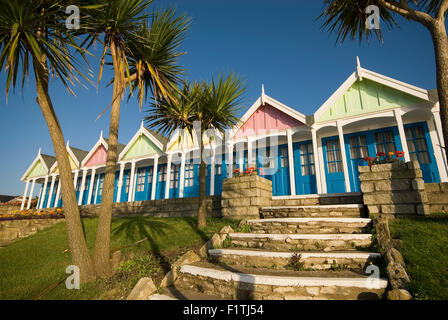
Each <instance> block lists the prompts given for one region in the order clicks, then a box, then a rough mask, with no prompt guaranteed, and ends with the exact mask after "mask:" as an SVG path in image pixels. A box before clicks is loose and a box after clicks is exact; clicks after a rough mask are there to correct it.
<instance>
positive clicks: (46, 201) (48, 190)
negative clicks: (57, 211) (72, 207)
mask: <svg viewBox="0 0 448 320" xmlns="http://www.w3.org/2000/svg"><path fill="white" fill-rule="evenodd" d="M50 185H51V183H47V189H46V191H45V199H44V203H43V205H42V208H46V207H47V203H48V198H50Z"/></svg>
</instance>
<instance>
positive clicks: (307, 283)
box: [180, 265, 388, 289]
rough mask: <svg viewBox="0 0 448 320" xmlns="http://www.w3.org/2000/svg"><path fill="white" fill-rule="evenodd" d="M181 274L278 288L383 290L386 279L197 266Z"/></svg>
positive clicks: (183, 268)
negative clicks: (258, 272) (303, 274)
mask: <svg viewBox="0 0 448 320" xmlns="http://www.w3.org/2000/svg"><path fill="white" fill-rule="evenodd" d="M180 272H181V273H187V274H190V275H193V276H203V277H207V278H212V279H216V280H222V281H227V282H229V281H236V282H244V283H248V284H253V285H257V284H259V285H272V286H279V287H330V286H337V287H356V288H369V289H384V288H386V287H387V283H388V282H387V280H386V279H375V280H376V281H370V280H368V279H369V278H362V277H359V278H355V277H354V278H330V277H328V278H326V277H325V278H323V277H286V276H271V275H255V274H247V273H238V272H231V271H222V270H216V269H213V268H204V267H198V266H191V265H184V266H182V267H181V269H180Z"/></svg>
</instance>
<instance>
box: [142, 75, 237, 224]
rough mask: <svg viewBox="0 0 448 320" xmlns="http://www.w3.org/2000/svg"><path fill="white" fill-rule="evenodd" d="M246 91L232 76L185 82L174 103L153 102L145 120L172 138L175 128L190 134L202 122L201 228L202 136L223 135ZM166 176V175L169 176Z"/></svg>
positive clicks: (202, 211) (202, 188) (201, 219)
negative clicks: (209, 131)
mask: <svg viewBox="0 0 448 320" xmlns="http://www.w3.org/2000/svg"><path fill="white" fill-rule="evenodd" d="M244 92H245V87H244V83H243V81H242V80H241V79H239V78H238V77H236V76H235V75H233V74H231V75H229V76H228V77H227V78H225V79H224V77H223V76H222V75H221V76H220V77H219V78H218V80H217V81H215V79H212V81H211V83H205V82H202V83H197V82H193V83H192V84H189V83H184V86H183V90H182V92H181V93H179V94H177V96H176V99H175V100H166V99H164V98H162V99H160V101H155V102H153V103H151V104H150V106H149V108H148V110H147V112H148V114H149V116H147V117H146V118H145V120H146V122H147V124H148V126H149V127H150V128H154V129H156V130H157V131H158V132H160V133H163V134H168V135H171V134H172V133H173V132H174V131H175V130H177V129H184V130H187V131H188V132H189V133H190V135H192V134H193V129H194V122H195V121H199V122H200V123H201V129H200V133H198V134H199V136H200V141H199V143H200V146H199V147H200V154H201V164H200V167H199V204H198V205H199V206H198V208H199V209H198V228H204V227H205V226H206V224H207V221H206V202H205V200H206V163H205V161H204V159H203V156H202V155H203V153H204V133H205V131H206V130H209V129H211V130H217V131H219V132H221V133H224V132H225V130H226V129H227V128H229V127H232V126H234V125H235V124H237V123H238V121H239V119H238V117H237V115H238V112H239V103H240V99H241V97H242V95H243V93H244ZM168 174H169V173H168Z"/></svg>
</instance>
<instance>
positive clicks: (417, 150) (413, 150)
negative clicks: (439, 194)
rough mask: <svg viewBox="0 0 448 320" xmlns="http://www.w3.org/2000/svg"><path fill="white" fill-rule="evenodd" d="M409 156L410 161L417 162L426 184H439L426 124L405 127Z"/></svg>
mask: <svg viewBox="0 0 448 320" xmlns="http://www.w3.org/2000/svg"><path fill="white" fill-rule="evenodd" d="M404 130H405V133H406V140H407V144H408V149H409V156H410V158H411V160H412V161H414V160H417V161H418V163H419V164H420V169H421V170H422V174H423V180H424V181H425V182H426V183H432V182H440V176H439V170H438V168H437V164H436V159H435V157H434V150H433V148H432V143H431V137H430V135H429V131H428V126H427V124H426V123H418V124H412V125H407V126H405V129H404Z"/></svg>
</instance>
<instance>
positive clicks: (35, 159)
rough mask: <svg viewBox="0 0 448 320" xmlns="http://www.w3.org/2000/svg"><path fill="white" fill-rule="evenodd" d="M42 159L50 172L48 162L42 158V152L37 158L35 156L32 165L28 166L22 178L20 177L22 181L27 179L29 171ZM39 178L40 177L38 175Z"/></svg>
mask: <svg viewBox="0 0 448 320" xmlns="http://www.w3.org/2000/svg"><path fill="white" fill-rule="evenodd" d="M39 160H40V162H41V163H42V164H43V166H44V167H45V169H47V174H48V173H49V170H48V167H47V164H46V163H45V161H44V159H43V158H42V155H41V153H40V150H39V153H38V154H37V156H36V158H34V161H33V162H32V163H31V165H30V166H29V167H28V169H26V171H25V173H24V174H23V176H22V178H21V179H20V180H21V181H25V180H26V177H27V176H28V174H29V172H30V171H31V169H33V167H34V165H35V164H36V163H37V162H38V161H39ZM36 178H39V177H36Z"/></svg>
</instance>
